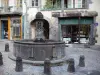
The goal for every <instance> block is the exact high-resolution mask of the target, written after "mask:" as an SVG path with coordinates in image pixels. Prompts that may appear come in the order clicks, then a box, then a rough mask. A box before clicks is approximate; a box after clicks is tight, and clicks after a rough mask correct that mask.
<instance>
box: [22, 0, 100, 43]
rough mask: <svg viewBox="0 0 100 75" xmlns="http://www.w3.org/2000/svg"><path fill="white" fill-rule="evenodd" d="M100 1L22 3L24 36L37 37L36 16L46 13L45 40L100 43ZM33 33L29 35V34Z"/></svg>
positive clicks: (51, 0) (63, 0)
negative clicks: (39, 13) (38, 13)
mask: <svg viewBox="0 0 100 75" xmlns="http://www.w3.org/2000/svg"><path fill="white" fill-rule="evenodd" d="M99 3H100V0H27V1H25V2H23V15H24V16H25V18H24V23H25V24H24V39H28V38H32V39H34V38H35V22H34V23H31V22H32V21H34V20H35V15H36V13H37V12H42V14H43V15H44V19H45V22H44V36H45V39H54V40H63V41H65V42H66V43H87V42H90V44H94V43H95V42H96V40H97V42H96V44H100V39H99V38H100V34H99V30H100V27H99V24H100V16H99V13H100V11H99V7H98V6H99ZM28 36H30V37H28Z"/></svg>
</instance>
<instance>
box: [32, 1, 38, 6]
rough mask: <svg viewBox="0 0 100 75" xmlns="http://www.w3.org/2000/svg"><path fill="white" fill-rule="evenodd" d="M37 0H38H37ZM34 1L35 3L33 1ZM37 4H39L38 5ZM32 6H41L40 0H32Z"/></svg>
mask: <svg viewBox="0 0 100 75" xmlns="http://www.w3.org/2000/svg"><path fill="white" fill-rule="evenodd" d="M36 1H37V2H36ZM33 2H34V3H33ZM36 4H37V5H36ZM31 6H32V7H38V6H39V0H31Z"/></svg>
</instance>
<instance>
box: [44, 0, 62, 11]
mask: <svg viewBox="0 0 100 75" xmlns="http://www.w3.org/2000/svg"><path fill="white" fill-rule="evenodd" d="M60 7H61V0H55V1H54V2H53V0H46V4H45V6H44V8H45V9H55V8H56V9H57V8H60Z"/></svg>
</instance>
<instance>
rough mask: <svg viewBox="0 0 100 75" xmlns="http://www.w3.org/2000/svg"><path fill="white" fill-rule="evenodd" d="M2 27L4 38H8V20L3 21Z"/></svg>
mask: <svg viewBox="0 0 100 75" xmlns="http://www.w3.org/2000/svg"><path fill="white" fill-rule="evenodd" d="M1 25H2V26H1V28H2V35H1V36H2V39H8V21H7V20H3V21H1Z"/></svg>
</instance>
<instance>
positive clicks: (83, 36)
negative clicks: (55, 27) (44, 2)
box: [59, 17, 93, 43]
mask: <svg viewBox="0 0 100 75" xmlns="http://www.w3.org/2000/svg"><path fill="white" fill-rule="evenodd" d="M59 23H60V24H59V25H61V26H60V27H61V37H62V40H63V41H65V42H66V43H87V42H89V37H90V36H91V35H92V34H93V32H92V33H91V25H92V24H93V17H80V18H79V17H70V18H69V17H68V18H67V17H66V18H59Z"/></svg>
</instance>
